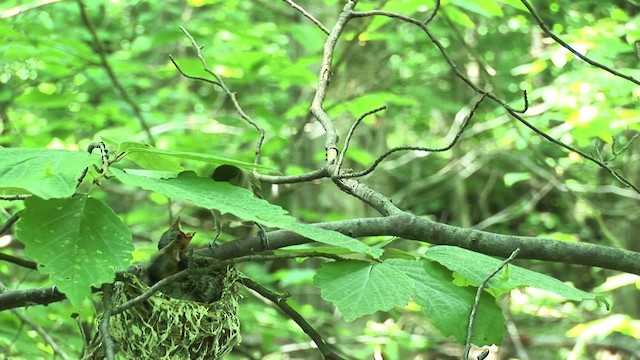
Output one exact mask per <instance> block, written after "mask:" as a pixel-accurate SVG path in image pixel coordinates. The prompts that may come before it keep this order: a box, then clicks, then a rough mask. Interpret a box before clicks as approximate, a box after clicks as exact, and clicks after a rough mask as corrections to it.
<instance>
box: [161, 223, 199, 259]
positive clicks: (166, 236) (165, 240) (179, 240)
mask: <svg viewBox="0 0 640 360" xmlns="http://www.w3.org/2000/svg"><path fill="white" fill-rule="evenodd" d="M194 235H195V233H193V232H191V233H185V232H184V231H183V230H182V227H181V224H180V217H178V219H177V220H176V222H175V223H173V225H171V227H170V228H169V230H167V231H165V232H164V233H162V236H161V237H160V241H158V250H162V249H164V248H165V247H167V246H169V245H170V244H173V243H175V244H176V246H177V248H179V249H180V251H184V250H185V249H186V248H187V245H189V242H190V241H191V239H192V238H193V236H194Z"/></svg>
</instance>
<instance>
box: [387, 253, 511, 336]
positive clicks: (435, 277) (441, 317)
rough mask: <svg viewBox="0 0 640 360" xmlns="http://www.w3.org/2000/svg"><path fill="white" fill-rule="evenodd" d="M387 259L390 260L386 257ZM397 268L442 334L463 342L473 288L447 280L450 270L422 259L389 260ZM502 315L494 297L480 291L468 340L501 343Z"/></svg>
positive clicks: (415, 298) (423, 310)
mask: <svg viewBox="0 0 640 360" xmlns="http://www.w3.org/2000/svg"><path fill="white" fill-rule="evenodd" d="M389 261H390V262H391V260H389ZM392 264H394V265H395V266H396V267H397V268H398V269H399V270H401V271H402V272H404V273H405V274H406V275H407V276H408V277H410V278H411V279H412V280H413V281H414V282H415V290H414V293H413V299H414V300H415V301H416V303H418V304H419V305H420V306H422V312H423V313H424V314H425V316H426V317H427V318H428V319H429V321H431V323H432V324H433V325H434V326H435V327H436V328H437V329H438V330H439V331H440V332H441V333H442V334H443V335H444V336H453V337H455V338H456V340H458V342H460V343H461V344H464V341H465V338H466V336H467V326H468V324H469V314H470V313H471V307H472V306H473V302H474V300H475V296H476V289H474V288H471V287H460V286H456V285H455V284H453V282H452V281H451V280H452V279H451V272H450V271H448V270H446V269H445V268H443V267H442V266H439V265H436V264H434V263H431V262H427V261H424V260H414V261H407V260H400V259H396V260H393V262H392ZM504 323H505V320H504V317H503V315H502V310H500V307H499V306H498V305H497V304H496V301H495V299H494V298H493V297H492V296H491V295H489V294H488V293H486V292H484V293H483V294H482V296H481V297H480V305H479V306H478V312H477V315H476V321H475V323H474V327H473V334H472V339H471V340H472V342H473V343H474V344H476V345H478V346H482V345H489V344H500V343H502V338H503V333H504Z"/></svg>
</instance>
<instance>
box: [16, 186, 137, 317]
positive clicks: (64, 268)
mask: <svg viewBox="0 0 640 360" xmlns="http://www.w3.org/2000/svg"><path fill="white" fill-rule="evenodd" d="M25 206H26V208H25V210H24V211H22V213H21V215H20V220H19V221H18V223H17V235H18V237H19V238H20V240H21V241H22V242H23V243H24V244H25V253H26V255H27V256H28V257H30V258H31V259H33V260H35V261H36V262H37V263H38V269H39V270H40V271H41V272H42V273H45V274H49V276H50V277H51V280H52V281H53V282H54V283H55V284H56V286H58V288H59V289H60V291H62V292H63V293H65V295H67V297H68V298H69V300H70V301H71V303H72V304H73V305H74V306H78V305H80V304H81V302H82V301H83V300H84V299H86V298H87V297H88V296H89V295H90V293H91V286H100V285H101V284H103V283H109V282H112V281H113V280H114V276H115V272H116V270H122V269H125V268H126V267H127V266H128V265H129V261H130V260H131V251H133V245H132V244H131V234H130V233H129V230H128V229H127V227H126V226H125V225H124V224H123V223H122V221H121V220H120V218H118V216H116V214H114V213H113V211H112V210H111V209H110V208H109V207H108V206H106V205H105V204H104V203H102V202H101V201H99V200H97V199H95V198H92V197H87V196H82V197H74V198H71V199H52V200H42V199H39V198H36V197H32V198H29V199H27V200H26V201H25Z"/></svg>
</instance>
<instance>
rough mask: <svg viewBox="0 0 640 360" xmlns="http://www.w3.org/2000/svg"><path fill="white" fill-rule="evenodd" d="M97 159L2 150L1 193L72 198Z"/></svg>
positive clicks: (61, 152)
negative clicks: (82, 177) (88, 168)
mask: <svg viewBox="0 0 640 360" xmlns="http://www.w3.org/2000/svg"><path fill="white" fill-rule="evenodd" d="M98 159H100V156H99V155H98V154H93V155H90V154H89V153H86V152H79V151H66V150H52V149H17V148H0V193H3V194H24V193H30V194H33V195H36V196H38V197H41V198H43V199H51V198H62V197H67V196H71V195H73V194H74V193H75V191H76V178H77V177H78V175H80V173H81V172H82V170H84V169H85V168H86V167H89V166H91V165H92V164H95V163H96V161H97V160H98Z"/></svg>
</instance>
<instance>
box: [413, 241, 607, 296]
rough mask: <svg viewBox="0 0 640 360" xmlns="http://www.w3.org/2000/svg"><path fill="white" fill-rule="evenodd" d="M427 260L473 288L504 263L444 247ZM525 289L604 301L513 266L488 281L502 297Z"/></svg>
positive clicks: (434, 249) (428, 254)
mask: <svg viewBox="0 0 640 360" xmlns="http://www.w3.org/2000/svg"><path fill="white" fill-rule="evenodd" d="M424 257H425V258H427V259H431V260H434V261H437V262H438V263H440V264H441V265H443V266H445V267H446V268H448V269H450V270H452V271H454V272H455V273H456V274H458V275H460V276H462V277H463V279H460V278H459V279H458V280H457V281H458V282H459V283H461V284H464V285H467V284H468V285H472V286H480V284H481V283H482V282H483V281H484V280H485V279H486V278H487V277H488V276H489V275H490V274H491V273H492V272H493V271H494V270H495V269H497V268H498V266H500V264H501V263H502V261H501V260H498V259H495V258H492V257H491V256H487V255H484V254H480V253H476V252H473V251H470V250H467V249H463V248H459V247H456V246H445V245H443V246H434V247H432V248H430V249H428V250H427V251H426V253H425V254H424ZM523 286H531V287H534V288H537V289H541V290H546V291H550V292H553V293H556V294H558V295H561V296H563V297H565V298H567V299H569V300H574V301H582V300H598V301H602V300H603V299H601V297H600V296H599V295H595V294H591V293H588V292H585V291H582V290H578V289H576V288H574V287H572V286H569V285H567V284H564V283H563V282H561V281H560V280H558V279H555V278H552V277H550V276H547V275H544V274H541V273H538V272H535V271H531V270H527V269H524V268H521V267H519V266H515V265H511V264H510V265H509V266H508V267H505V268H504V269H502V270H501V271H500V272H499V273H498V274H496V275H495V276H494V277H492V278H491V280H489V283H488V284H487V289H489V290H493V291H495V292H496V294H498V295H499V294H502V293H505V292H508V291H510V290H512V289H515V288H518V287H523Z"/></svg>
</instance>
